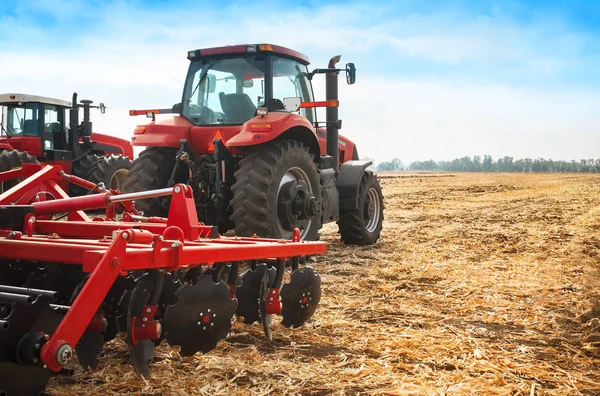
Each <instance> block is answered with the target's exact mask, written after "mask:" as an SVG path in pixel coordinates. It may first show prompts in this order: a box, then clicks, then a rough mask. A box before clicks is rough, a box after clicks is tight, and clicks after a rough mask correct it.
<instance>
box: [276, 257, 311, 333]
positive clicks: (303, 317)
mask: <svg viewBox="0 0 600 396" xmlns="http://www.w3.org/2000/svg"><path fill="white" fill-rule="evenodd" d="M280 295H281V315H282V316H283V319H282V321H281V324H282V325H284V326H286V327H300V326H302V325H303V324H304V323H305V322H306V321H307V320H308V319H310V318H311V317H312V316H313V314H314V313H315V311H316V310H317V306H318V305H319V302H320V301H321V277H320V276H319V274H317V273H316V272H315V270H314V269H313V268H312V267H306V268H304V270H295V271H293V272H292V274H291V276H290V282H289V283H286V284H284V285H283V287H282V288H281V294H280Z"/></svg>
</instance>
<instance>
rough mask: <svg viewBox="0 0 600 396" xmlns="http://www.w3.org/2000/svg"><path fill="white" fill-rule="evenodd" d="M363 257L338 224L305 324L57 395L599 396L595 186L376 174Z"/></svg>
mask: <svg viewBox="0 0 600 396" xmlns="http://www.w3.org/2000/svg"><path fill="white" fill-rule="evenodd" d="M380 177H381V182H382V184H383V189H384V195H385V204H386V208H385V222H384V233H383V236H382V239H381V240H380V241H379V242H378V243H377V244H376V245H373V246H370V247H346V246H343V245H342V244H341V243H340V242H339V240H338V236H337V235H336V227H335V225H332V226H326V227H325V229H324V231H323V233H322V239H323V240H325V241H327V242H328V253H327V254H326V255H325V256H323V257H318V258H317V261H316V262H315V263H314V264H313V266H314V267H315V268H316V269H317V270H318V271H319V273H320V274H321V277H322V281H323V298H322V300H321V306H320V308H319V310H317V313H316V314H315V316H314V318H313V320H312V321H311V322H310V323H308V324H307V325H305V326H304V327H302V328H299V329H286V328H284V327H282V326H279V325H275V326H274V346H270V345H269V344H268V343H267V341H266V339H265V338H264V336H263V335H262V331H261V328H260V325H258V324H255V325H253V326H244V325H242V324H240V323H235V324H234V331H233V333H232V334H231V336H230V337H229V338H228V339H227V340H226V341H223V342H221V343H220V345H219V347H218V348H217V349H216V350H214V351H212V352H210V353H209V354H206V355H200V354H197V355H196V356H194V357H191V358H184V359H182V358H180V357H179V356H178V353H177V350H176V349H173V348H170V347H167V346H161V347H160V348H158V349H157V351H156V356H157V357H156V359H155V362H154V363H153V364H152V366H151V370H152V372H153V378H152V379H150V380H149V381H148V382H147V383H145V382H144V381H141V380H138V379H137V377H135V374H134V372H133V369H132V368H131V365H130V363H129V357H128V352H127V347H126V345H125V343H124V342H123V341H121V340H115V341H112V342H111V343H109V344H107V345H106V347H105V350H104V352H103V356H102V357H101V365H100V367H99V369H98V370H97V371H96V372H93V373H83V372H81V371H78V372H77V373H76V374H75V376H73V377H70V378H57V379H53V380H51V383H50V387H49V391H50V392H51V393H52V394H61V395H62V394H66V395H69V394H93V393H96V394H99V395H100V394H101V395H107V394H128V393H130V394H136V393H137V394H145V395H152V394H165V395H167V394H174V395H201V394H207V395H209V394H210V395H215V394H227V395H231V394H244V395H246V394H276V395H280V394H294V395H298V394H306V395H312V394H315V395H321V394H343V395H354V394H386V395H461V394H478V395H482V394H493V395H581V394H583V395H592V394H600V319H599V317H600V304H599V295H600V285H599V282H598V279H599V277H600V176H597V175H579V174H571V175H521V174H514V175H513V174H404V173H401V174H382V175H381V176H380Z"/></svg>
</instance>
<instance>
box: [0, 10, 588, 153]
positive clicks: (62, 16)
mask: <svg viewBox="0 0 600 396" xmlns="http://www.w3.org/2000/svg"><path fill="white" fill-rule="evenodd" d="M599 38H600V2H595V1H587V2H584V1H527V2H525V1H485V0H483V1H427V0H425V1H378V2H368V1H360V2H352V1H350V2H346V1H312V0H311V1H294V2H275V1H256V2H235V1H234V2H200V1H186V0H184V1H172V0H162V1H159V0H157V1H140V0H136V1H129V0H120V1H111V0H108V1H78V0H55V1H51V0H36V1H33V0H3V1H2V2H0V59H3V61H2V67H1V68H0V86H1V87H2V88H0V90H1V91H17V92H28V93H35V94H39V95H46V96H55V97H62V98H65V99H68V98H69V97H70V95H71V93H72V92H73V91H77V92H79V94H80V96H85V97H90V98H92V99H94V100H95V101H97V102H98V101H103V102H105V103H106V104H107V106H108V109H109V110H108V111H107V114H106V115H104V116H100V115H98V116H97V117H95V119H94V121H95V126H96V127H97V128H96V129H97V130H98V131H100V128H102V131H103V132H109V133H114V134H117V135H120V136H126V137H127V136H129V135H130V134H131V131H132V127H133V125H135V123H136V122H142V121H144V120H143V119H141V118H139V119H131V118H128V116H127V113H126V111H127V110H128V109H129V108H134V107H146V106H151V107H156V106H160V107H163V106H165V107H166V106H171V105H172V104H173V103H175V102H177V101H178V99H179V98H180V96H181V87H182V81H183V79H184V78H185V71H186V68H187V60H186V59H185V53H186V51H187V50H188V49H192V48H202V47H209V46H215V45H227V44H237V43H245V42H270V43H276V44H281V45H285V46H289V47H292V48H295V49H298V50H299V51H301V52H303V53H305V54H307V55H308V56H309V57H310V58H311V61H312V66H314V67H319V66H323V65H325V64H326V62H327V60H328V59H329V57H331V56H332V55H335V54H337V53H340V54H342V61H353V62H355V64H356V66H357V69H358V72H357V73H358V74H357V83H356V84H355V85H353V86H342V88H341V106H342V107H341V108H340V114H341V117H342V118H343V120H344V129H343V131H342V132H343V133H345V134H347V135H348V136H350V137H351V138H352V139H354V140H355V141H356V142H357V143H358V144H359V147H360V148H361V150H360V151H361V154H363V155H368V156H370V157H374V158H375V159H377V160H388V159H391V158H393V157H399V158H401V159H402V160H403V161H405V162H409V161H412V160H417V159H427V158H434V159H451V158H454V157H457V156H462V155H476V154H479V155H481V154H492V155H494V156H500V155H512V156H516V157H524V156H529V157H545V158H548V157H551V158H556V159H558V158H563V159H571V158H591V157H594V158H598V157H600V144H599V143H600V111H599V109H600V73H598V70H600V40H599ZM315 84H322V81H321V82H320V81H318V80H316V81H315ZM315 88H316V91H317V92H321V93H322V87H318V86H317V87H315ZM374 136H378V138H377V139H373V137H374ZM384 140H385V141H392V142H394V141H396V142H397V144H396V145H390V144H382V143H381V142H382V141H384Z"/></svg>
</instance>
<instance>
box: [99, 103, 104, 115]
mask: <svg viewBox="0 0 600 396" xmlns="http://www.w3.org/2000/svg"><path fill="white" fill-rule="evenodd" d="M98 108H99V109H100V114H104V113H105V112H106V106H105V105H104V103H100V106H98Z"/></svg>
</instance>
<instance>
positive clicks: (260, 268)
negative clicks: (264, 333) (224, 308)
mask: <svg viewBox="0 0 600 396" xmlns="http://www.w3.org/2000/svg"><path fill="white" fill-rule="evenodd" d="M265 272H267V265H266V264H258V265H257V266H256V270H254V271H252V269H248V270H246V271H245V272H244V273H243V274H242V285H241V286H240V287H238V288H237V289H236V291H235V296H236V297H237V300H238V306H237V309H236V311H235V314H236V315H237V316H238V317H240V316H241V317H243V318H244V323H246V324H252V323H254V322H258V321H260V314H259V307H258V299H259V297H260V287H261V283H262V279H263V275H264V274H265Z"/></svg>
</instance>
